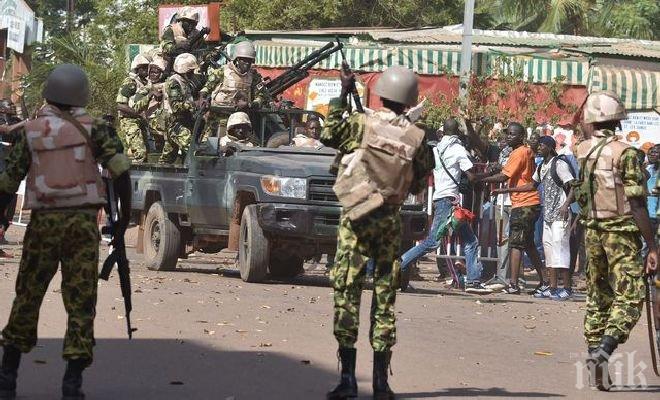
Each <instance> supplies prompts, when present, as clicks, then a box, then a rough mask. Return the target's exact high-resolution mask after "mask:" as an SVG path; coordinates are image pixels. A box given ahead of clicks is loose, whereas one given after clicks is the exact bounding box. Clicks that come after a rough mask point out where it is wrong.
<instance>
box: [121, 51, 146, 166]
mask: <svg viewBox="0 0 660 400" xmlns="http://www.w3.org/2000/svg"><path fill="white" fill-rule="evenodd" d="M148 75H149V59H148V58H147V57H146V56H145V55H143V54H138V55H137V56H135V58H134V59H133V61H132V62H131V71H130V72H129V73H128V76H127V77H126V78H125V79H124V81H123V82H122V84H121V86H120V87H119V92H118V93H117V100H116V101H117V110H118V114H119V132H118V133H117V134H118V135H119V137H120V138H121V140H122V141H123V142H124V144H125V145H126V148H127V150H128V154H129V155H130V156H131V158H133V159H135V160H136V161H138V162H141V161H143V160H144V159H145V157H146V150H145V147H144V134H143V131H142V130H143V129H144V127H143V126H142V124H143V122H142V121H141V120H140V116H139V115H138V114H137V111H136V110H135V108H134V107H133V98H134V96H135V94H136V93H137V92H138V91H139V90H140V89H142V88H143V87H144V86H146V85H147V84H148V83H149V81H148V80H147V77H148Z"/></svg>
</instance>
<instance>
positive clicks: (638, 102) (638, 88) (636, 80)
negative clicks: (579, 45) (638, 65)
mask: <svg viewBox="0 0 660 400" xmlns="http://www.w3.org/2000/svg"><path fill="white" fill-rule="evenodd" d="M659 88H660V71H645V70H639V69H631V68H616V67H606V66H598V65H594V66H593V67H592V77H591V82H590V84H589V93H593V92H598V91H601V90H610V91H613V92H614V93H616V94H617V95H619V97H620V98H621V101H623V104H624V105H625V107H626V109H627V110H651V109H656V108H658V107H660V102H658V100H659V99H658V95H659V94H660V93H658V92H659Z"/></svg>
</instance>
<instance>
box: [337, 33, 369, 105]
mask: <svg viewBox="0 0 660 400" xmlns="http://www.w3.org/2000/svg"><path fill="white" fill-rule="evenodd" d="M335 39H336V40H337V43H341V42H340V41H339V37H336V38H335ZM339 51H340V52H341V69H342V70H343V71H344V72H346V73H350V72H351V65H350V64H349V63H348V61H347V60H346V53H344V48H343V46H340V47H339ZM348 94H349V95H350V96H351V97H352V98H353V103H355V111H357V112H359V113H364V108H363V107H362V100H360V94H359V93H358V91H357V87H356V86H355V85H353V87H352V88H351V90H350V91H349V93H348ZM347 100H348V99H347ZM347 104H348V107H349V111H350V107H351V102H350V100H348V101H347Z"/></svg>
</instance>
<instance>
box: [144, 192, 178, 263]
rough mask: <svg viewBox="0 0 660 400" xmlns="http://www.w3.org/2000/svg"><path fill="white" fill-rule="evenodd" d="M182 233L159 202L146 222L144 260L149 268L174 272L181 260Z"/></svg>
mask: <svg viewBox="0 0 660 400" xmlns="http://www.w3.org/2000/svg"><path fill="white" fill-rule="evenodd" d="M180 248H181V232H180V231H179V227H177V225H176V224H175V223H174V222H173V221H172V220H170V218H169V217H168V215H167V213H166V212H165V210H164V209H163V206H162V204H161V203H160V202H159V201H157V202H155V203H153V204H152V205H151V207H150V208H149V212H147V217H146V218H145V220H144V258H145V261H146V264H147V268H149V269H151V270H156V271H173V270H174V269H175V268H176V263H177V261H178V260H179V253H180Z"/></svg>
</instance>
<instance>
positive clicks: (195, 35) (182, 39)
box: [160, 7, 210, 74]
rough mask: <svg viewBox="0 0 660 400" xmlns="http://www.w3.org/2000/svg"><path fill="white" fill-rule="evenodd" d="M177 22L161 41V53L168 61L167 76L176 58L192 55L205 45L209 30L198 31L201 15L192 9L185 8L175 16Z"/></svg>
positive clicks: (169, 27)
mask: <svg viewBox="0 0 660 400" xmlns="http://www.w3.org/2000/svg"><path fill="white" fill-rule="evenodd" d="M174 19H175V22H174V23H173V24H170V25H168V26H167V27H166V28H165V30H164V31H163V36H162V37H161V40H160V53H161V54H162V56H163V58H165V60H166V61H167V69H166V71H165V73H166V74H169V73H170V72H171V69H172V65H173V63H174V60H175V59H176V57H177V56H178V55H180V54H183V53H192V52H193V51H195V50H197V49H198V48H200V47H201V46H202V45H203V44H204V35H206V34H208V33H209V32H210V31H209V28H202V29H201V30H198V29H197V23H198V22H199V13H198V12H197V11H195V9H194V8H192V7H184V8H183V9H181V11H179V12H178V13H177V14H176V16H175V18H174Z"/></svg>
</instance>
